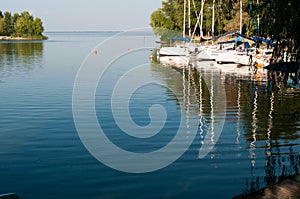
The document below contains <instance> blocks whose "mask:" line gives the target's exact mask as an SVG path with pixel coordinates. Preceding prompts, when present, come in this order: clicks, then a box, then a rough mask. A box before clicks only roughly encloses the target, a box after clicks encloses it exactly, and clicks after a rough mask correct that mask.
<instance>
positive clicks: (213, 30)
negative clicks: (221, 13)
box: [211, 0, 215, 37]
mask: <svg viewBox="0 0 300 199" xmlns="http://www.w3.org/2000/svg"><path fill="white" fill-rule="evenodd" d="M214 35H215V0H213V5H212V23H211V36H212V37H213V36H214Z"/></svg>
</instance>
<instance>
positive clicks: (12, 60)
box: [0, 41, 43, 77]
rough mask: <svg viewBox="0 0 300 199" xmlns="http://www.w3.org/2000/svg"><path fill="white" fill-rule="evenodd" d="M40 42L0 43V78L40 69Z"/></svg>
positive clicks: (41, 46)
mask: <svg viewBox="0 0 300 199" xmlns="http://www.w3.org/2000/svg"><path fill="white" fill-rule="evenodd" d="M42 57H43V42H42V41H22V42H21V41H20V42H19V41H2V42H0V63H1V65H0V77H5V76H9V75H10V74H12V73H27V72H28V71H31V70H33V69H34V68H36V67H42Z"/></svg>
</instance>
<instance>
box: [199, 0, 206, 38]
mask: <svg viewBox="0 0 300 199" xmlns="http://www.w3.org/2000/svg"><path fill="white" fill-rule="evenodd" d="M204 2H205V0H201V11H200V14H201V19H200V37H201V38H202V37H203V29H202V26H203V8H204Z"/></svg>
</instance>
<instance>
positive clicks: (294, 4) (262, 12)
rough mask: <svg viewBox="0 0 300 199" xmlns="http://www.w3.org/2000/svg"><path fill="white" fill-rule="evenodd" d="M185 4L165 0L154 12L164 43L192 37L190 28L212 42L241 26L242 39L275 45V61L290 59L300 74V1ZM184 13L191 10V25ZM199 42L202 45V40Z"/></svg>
mask: <svg viewBox="0 0 300 199" xmlns="http://www.w3.org/2000/svg"><path fill="white" fill-rule="evenodd" d="M184 2H186V1H184V0H165V1H163V2H162V6H161V8H159V9H157V10H155V11H153V12H152V14H151V17H150V26H151V27H152V29H153V31H154V33H155V34H156V35H157V36H160V38H161V41H162V42H166V41H167V42H168V41H169V40H168V39H169V38H170V37H181V36H182V37H183V38H185V37H191V36H192V35H191V32H190V30H189V27H188V24H190V27H193V29H194V31H195V35H197V36H200V38H205V36H206V37H211V38H212V41H215V40H216V39H217V38H219V37H221V36H222V34H224V33H228V32H232V31H237V30H238V29H239V26H240V27H242V28H241V30H240V33H241V34H242V35H246V36H249V37H252V36H256V37H257V38H266V39H269V40H270V41H273V42H274V49H273V54H272V56H273V58H274V60H284V57H289V60H290V61H292V62H295V63H297V67H298V69H299V70H300V31H299V30H300V29H299V28H298V26H297V25H298V24H299V23H300V13H299V8H300V1H299V0H285V1H277V0H270V1H250V0H249V1H248V0H222V1H204V0H202V1H196V2H195V3H194V1H193V4H194V5H188V6H186V4H185V3H184ZM241 5H242V6H241ZM189 6H190V7H189ZM212 8H214V10H213V11H214V12H213V11H212ZM184 10H190V17H189V18H190V20H189V21H187V19H186V18H185V17H184ZM200 10H203V14H202V15H201V18H200V19H201V21H200V25H199V23H197V22H199V16H200V15H199V14H198V13H199V11H200ZM240 10H242V12H240ZM213 13H214V15H213ZM213 16H214V17H213ZM240 16H242V17H240ZM240 19H242V21H240ZM213 21H214V23H213ZM202 22H203V23H202ZM197 24H198V25H197ZM201 24H202V26H201ZM213 24H214V26H213ZM198 26H199V27H198ZM188 30H189V31H188ZM198 38H199V37H198ZM190 39H191V40H193V39H194V38H190ZM203 41H205V39H203ZM262 41H263V40H262V39H259V40H257V41H256V44H255V45H256V47H257V48H259V47H260V45H262ZM275 41H276V42H275ZM198 42H200V43H201V39H200V40H199V39H198ZM277 58H280V59H277Z"/></svg>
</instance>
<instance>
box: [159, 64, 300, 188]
mask: <svg viewBox="0 0 300 199" xmlns="http://www.w3.org/2000/svg"><path fill="white" fill-rule="evenodd" d="M160 67H161V69H160V71H158V69H157V67H156V69H155V70H156V71H158V72H159V73H160V74H161V75H164V77H163V79H165V80H166V84H167V85H173V86H172V87H174V88H175V89H178V90H184V89H185V88H186V87H183V86H182V84H181V83H180V82H182V80H179V79H177V80H176V79H172V77H168V75H170V73H168V72H164V70H166V71H167V70H179V71H181V72H182V74H183V77H184V78H186V82H188V83H189V84H190V85H189V87H190V89H192V90H193V93H194V96H193V101H190V103H191V105H190V108H191V109H194V110H195V111H198V115H199V116H200V117H202V116H203V117H206V121H207V122H208V123H210V124H209V125H213V124H214V121H212V119H213V117H212V114H213V111H214V110H213V106H211V101H212V96H211V92H210V90H209V89H208V87H207V83H209V82H206V81H207V78H206V80H205V78H204V76H205V75H206V76H207V74H208V72H207V71H203V70H200V71H198V70H195V69H193V68H189V69H187V68H188V67H187V68H186V69H185V70H184V69H173V68H172V69H170V68H168V67H164V66H160ZM212 73H216V72H212ZM294 75H295V74H290V73H288V74H286V73H278V72H276V73H274V72H269V74H268V81H254V80H253V79H251V78H249V77H238V76H232V75H228V74H221V75H219V74H218V75H216V76H213V75H212V76H211V78H213V77H214V78H216V77H220V78H222V81H221V82H222V83H223V84H224V85H225V93H226V103H227V104H226V105H227V111H226V114H227V116H226V120H227V121H230V122H232V123H236V132H237V135H236V139H235V140H234V141H233V142H234V143H235V144H237V145H241V146H242V149H241V150H243V151H244V152H245V153H243V154H245V156H247V157H244V158H246V159H247V158H248V161H249V167H248V169H249V170H248V175H247V176H241V179H240V180H241V183H244V184H245V185H244V189H243V190H240V193H243V194H248V193H252V192H254V191H257V190H258V189H260V188H262V187H265V186H268V185H271V184H274V183H276V182H278V181H280V180H281V179H283V178H284V177H286V176H290V175H294V174H299V169H300V149H299V140H300V133H299V129H300V103H299V101H300V89H299V88H297V87H295V85H296V84H295V83H292V84H289V83H288V81H289V79H290V78H293V76H294ZM215 89H217V88H215ZM232 110H234V113H232V112H233V111H232ZM210 120H211V121H210ZM199 122H200V124H199V126H200V127H202V126H203V124H202V122H203V120H202V119H201V118H200V119H199ZM204 123H205V121H204ZM225 128H226V126H225ZM200 130H201V128H200ZM205 130H208V128H206V129H205ZM225 131H226V130H225ZM201 133H203V131H202V132H200V134H201ZM201 139H202V134H201ZM232 150H233V151H232V152H235V151H234V149H232ZM220 153H222V152H220ZM237 161H238V160H237ZM216 180H217V179H216ZM237 194H238V193H237Z"/></svg>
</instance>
